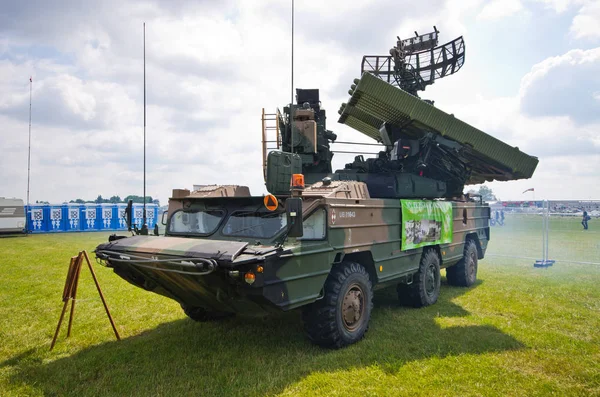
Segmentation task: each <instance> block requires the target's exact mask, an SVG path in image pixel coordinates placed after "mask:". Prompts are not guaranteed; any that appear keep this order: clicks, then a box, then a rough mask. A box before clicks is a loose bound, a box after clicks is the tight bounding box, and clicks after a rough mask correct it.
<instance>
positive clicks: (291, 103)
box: [289, 0, 294, 154]
mask: <svg viewBox="0 0 600 397" xmlns="http://www.w3.org/2000/svg"><path fill="white" fill-rule="evenodd" d="M290 94H291V95H290V96H291V98H290V119H289V125H290V133H291V148H292V154H293V153H294V127H293V126H292V118H293V106H294V0H292V87H291V92H290Z"/></svg>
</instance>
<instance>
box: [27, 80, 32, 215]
mask: <svg viewBox="0 0 600 397" xmlns="http://www.w3.org/2000/svg"><path fill="white" fill-rule="evenodd" d="M32 85H33V77H29V149H28V152H27V208H28V209H29V176H30V171H31V87H32Z"/></svg>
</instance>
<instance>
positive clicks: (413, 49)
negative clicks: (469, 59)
mask: <svg viewBox="0 0 600 397" xmlns="http://www.w3.org/2000/svg"><path fill="white" fill-rule="evenodd" d="M438 33H439V31H438V30H437V28H436V27H435V26H434V27H433V32H431V33H427V34H422V35H419V34H418V33H417V32H415V37H411V38H409V39H404V40H402V39H400V37H397V38H398V41H397V43H396V46H395V47H393V48H392V49H391V50H390V55H365V56H363V59H362V64H361V68H360V72H361V75H362V74H363V73H365V72H367V73H371V74H373V75H375V76H377V77H379V78H380V79H382V80H383V81H386V82H388V83H390V84H392V85H394V86H397V87H399V88H401V89H403V90H404V91H406V92H408V93H410V94H412V95H414V96H417V97H418V95H417V92H418V91H424V90H425V88H426V87H427V86H428V85H430V84H433V83H434V82H435V80H436V79H439V78H442V77H446V76H449V75H451V74H454V73H456V72H458V71H459V70H460V68H461V67H462V65H463V63H464V62H465V42H464V40H463V38H462V36H460V37H458V38H456V39H454V40H452V41H450V42H448V43H446V44H444V45H441V46H439V47H436V46H437V44H438Z"/></svg>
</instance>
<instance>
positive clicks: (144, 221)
mask: <svg viewBox="0 0 600 397" xmlns="http://www.w3.org/2000/svg"><path fill="white" fill-rule="evenodd" d="M143 201H144V215H143V224H142V234H143V235H147V234H148V225H147V224H146V22H144V199H143Z"/></svg>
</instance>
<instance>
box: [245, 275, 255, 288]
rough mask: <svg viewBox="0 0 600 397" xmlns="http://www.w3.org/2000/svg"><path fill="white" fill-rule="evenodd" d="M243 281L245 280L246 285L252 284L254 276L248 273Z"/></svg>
mask: <svg viewBox="0 0 600 397" xmlns="http://www.w3.org/2000/svg"><path fill="white" fill-rule="evenodd" d="M244 280H246V282H247V283H248V284H251V285H252V284H254V281H255V280H256V276H255V275H254V273H252V272H248V273H246V274H245V275H244Z"/></svg>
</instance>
